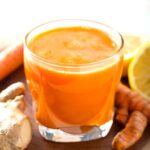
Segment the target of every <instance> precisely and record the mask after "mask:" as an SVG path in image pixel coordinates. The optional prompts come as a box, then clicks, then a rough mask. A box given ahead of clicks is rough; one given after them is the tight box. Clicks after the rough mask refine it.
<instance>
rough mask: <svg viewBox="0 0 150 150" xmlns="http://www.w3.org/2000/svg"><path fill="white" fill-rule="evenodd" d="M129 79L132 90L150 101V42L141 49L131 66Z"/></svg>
mask: <svg viewBox="0 0 150 150" xmlns="http://www.w3.org/2000/svg"><path fill="white" fill-rule="evenodd" d="M128 77H129V83H130V86H131V88H132V89H134V90H135V91H137V92H139V93H140V94H141V95H143V96H144V97H145V98H147V99H150V42H146V43H145V44H143V45H142V46H141V47H139V51H138V53H137V55H136V56H135V57H134V59H133V61H132V62H131V63H130V65H129V70H128Z"/></svg>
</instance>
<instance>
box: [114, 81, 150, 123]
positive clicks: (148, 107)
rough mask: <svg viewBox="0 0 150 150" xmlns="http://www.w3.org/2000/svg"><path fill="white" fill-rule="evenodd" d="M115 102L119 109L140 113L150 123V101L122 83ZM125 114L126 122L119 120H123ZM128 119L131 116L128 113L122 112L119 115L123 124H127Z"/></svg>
mask: <svg viewBox="0 0 150 150" xmlns="http://www.w3.org/2000/svg"><path fill="white" fill-rule="evenodd" d="M115 102H116V107H117V108H118V109H122V110H124V111H128V112H129V111H130V112H132V111H135V110H137V111H140V112H141V113H143V114H144V115H145V116H146V117H147V119H148V121H150V101H149V100H147V99H145V98H143V97H142V96H141V95H139V94H138V93H137V92H133V91H132V90H131V89H129V88H128V87H127V86H125V85H123V84H121V83H120V84H119V86H118V88H117V91H116V95H115ZM118 112H119V111H118ZM123 113H124V114H126V115H124V120H123V121H121V120H120V119H119V118H121V115H122V114H123ZM125 116H126V117H125ZM128 117H129V114H128V113H126V112H123V111H122V112H119V113H117V118H118V120H120V122H122V123H123V124H125V122H126V121H127V120H128Z"/></svg>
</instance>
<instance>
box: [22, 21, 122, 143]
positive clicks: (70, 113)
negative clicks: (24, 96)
mask: <svg viewBox="0 0 150 150" xmlns="http://www.w3.org/2000/svg"><path fill="white" fill-rule="evenodd" d="M76 26H78V27H90V28H95V29H98V30H101V31H103V32H105V33H106V34H107V35H108V36H109V37H110V38H111V39H112V41H113V42H114V43H115V44H116V46H117V48H116V50H115V52H114V53H113V54H112V55H111V56H108V57H107V58H104V59H102V60H99V61H95V62H94V63H89V64H81V65H67V66H66V65H58V64H55V63H52V62H51V61H48V60H46V59H45V58H42V57H40V56H39V55H37V54H36V53H34V52H32V50H31V49H30V48H29V46H28V44H29V42H30V41H31V40H32V39H33V38H34V37H36V36H38V35H39V34H41V33H45V32H46V31H49V30H53V29H57V28H63V27H65V28H67V27H76ZM122 45H123V39H122V37H121V35H120V34H119V33H118V32H116V31H115V30H114V29H112V28H111V27H109V26H107V25H104V24H102V23H98V22H94V21H87V20H57V21H51V22H48V23H45V24H42V25H40V26H38V27H35V28H34V29H32V30H31V31H30V32H29V33H28V34H27V35H26V37H25V41H24V68H25V74H26V79H27V83H28V86H29V89H30V92H31V95H32V99H33V108H34V111H35V117H36V120H37V124H38V126H39V131H40V133H41V135H42V136H43V137H44V138H45V139H47V140H50V141H56V142H78V141H89V140H93V139H98V138H101V137H105V136H106V135H107V134H108V132H109V130H110V128H111V126H112V123H113V115H114V96H115V90H116V87H117V85H118V83H119V81H120V78H121V72H122V67H123V52H122Z"/></svg>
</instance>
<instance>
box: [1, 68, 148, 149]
mask: <svg viewBox="0 0 150 150" xmlns="http://www.w3.org/2000/svg"><path fill="white" fill-rule="evenodd" d="M17 81H22V82H24V83H25V84H26V81H25V76H24V71H23V67H20V68H19V69H18V70H16V71H15V72H14V73H13V74H11V75H10V76H8V77H7V78H6V79H5V80H3V81H2V82H0V90H2V89H4V88H5V87H7V86H8V85H10V84H11V83H14V82H17ZM25 97H26V104H27V108H26V111H25V113H26V114H27V115H28V116H29V117H30V119H31V122H32V128H33V136H32V141H31V143H30V145H29V146H28V148H27V150H111V149H112V148H111V142H112V139H113V137H114V136H115V135H116V133H117V132H118V131H119V130H120V129H122V126H121V125H120V124H118V123H116V122H114V124H113V127H112V129H111V131H110V133H109V134H108V135H107V137H105V138H102V139H99V140H94V141H90V142H80V143H54V142H49V141H46V140H44V139H43V138H42V137H41V136H40V134H39V132H38V129H37V125H36V123H35V121H34V118H33V112H32V102H31V96H30V93H29V91H28V88H27V86H26V93H25ZM149 149H150V126H148V127H147V129H146V131H145V133H144V135H143V137H142V138H141V139H140V141H139V142H138V143H137V144H135V145H134V146H133V147H131V148H130V149H129V150H149Z"/></svg>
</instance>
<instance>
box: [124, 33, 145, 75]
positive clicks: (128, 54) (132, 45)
mask: <svg viewBox="0 0 150 150" xmlns="http://www.w3.org/2000/svg"><path fill="white" fill-rule="evenodd" d="M122 36H123V39H124V46H123V50H124V67H123V74H122V76H123V77H125V76H127V70H128V66H129V64H130V62H131V60H132V59H133V57H134V56H135V55H136V54H137V51H138V48H139V46H140V45H141V44H142V43H143V42H144V38H143V37H142V36H138V35H130V34H122Z"/></svg>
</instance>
